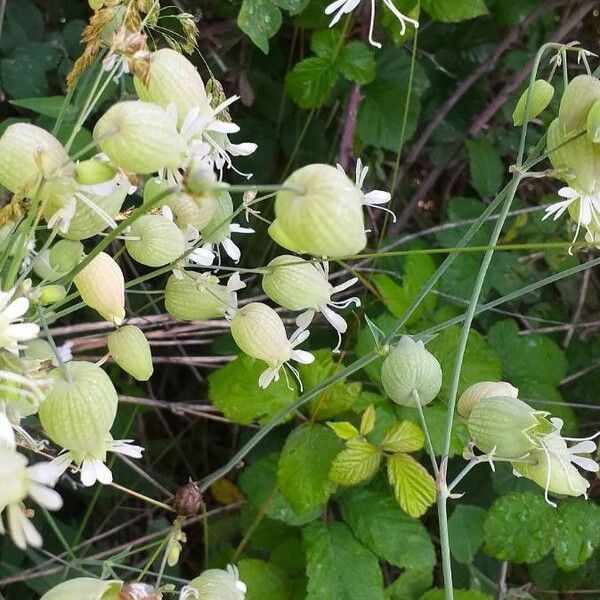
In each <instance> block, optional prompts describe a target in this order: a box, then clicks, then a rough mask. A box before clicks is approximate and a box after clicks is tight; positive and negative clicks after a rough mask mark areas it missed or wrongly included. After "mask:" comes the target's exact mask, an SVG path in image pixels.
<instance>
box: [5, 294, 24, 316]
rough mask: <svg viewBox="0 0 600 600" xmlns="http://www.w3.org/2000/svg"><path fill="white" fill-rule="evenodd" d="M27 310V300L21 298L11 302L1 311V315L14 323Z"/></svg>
mask: <svg viewBox="0 0 600 600" xmlns="http://www.w3.org/2000/svg"><path fill="white" fill-rule="evenodd" d="M28 308H29V300H27V298H24V297H21V298H17V299H16V300H13V301H12V302H11V303H10V304H9V305H8V306H7V307H6V308H5V309H4V310H3V311H2V315H3V316H4V317H5V318H6V319H8V320H9V321H15V320H16V319H18V318H19V317H22V316H23V315H24V314H25V313H26V312H27V309H28Z"/></svg>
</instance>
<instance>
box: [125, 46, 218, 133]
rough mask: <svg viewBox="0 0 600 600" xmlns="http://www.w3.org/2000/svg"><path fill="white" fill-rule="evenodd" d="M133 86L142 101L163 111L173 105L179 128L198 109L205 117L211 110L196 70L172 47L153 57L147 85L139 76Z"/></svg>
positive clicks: (134, 80)
mask: <svg viewBox="0 0 600 600" xmlns="http://www.w3.org/2000/svg"><path fill="white" fill-rule="evenodd" d="M133 84H134V86H135V91H136V92H137V94H138V96H139V97H140V100H144V101H145V102H154V104H158V105H159V106H162V107H163V108H166V107H167V106H168V105H169V104H174V105H175V106H176V108H177V125H178V126H179V127H181V126H182V125H183V121H184V119H185V117H186V116H187V114H188V113H189V111H190V110H191V109H192V108H194V107H199V108H200V110H201V113H202V114H206V113H208V111H209V110H210V104H209V102H208V98H207V96H206V90H205V89H204V83H203V82H202V78H201V77H200V74H199V73H198V71H197V69H196V67H195V66H194V65H193V64H192V63H191V62H190V61H189V60H188V59H187V58H186V57H185V56H183V55H182V54H180V53H179V52H175V50H171V49H170V48H162V49H161V50H157V51H156V52H153V53H152V54H151V56H150V78H149V80H148V81H147V85H145V84H144V82H143V81H142V80H141V79H140V77H138V76H134V78H133Z"/></svg>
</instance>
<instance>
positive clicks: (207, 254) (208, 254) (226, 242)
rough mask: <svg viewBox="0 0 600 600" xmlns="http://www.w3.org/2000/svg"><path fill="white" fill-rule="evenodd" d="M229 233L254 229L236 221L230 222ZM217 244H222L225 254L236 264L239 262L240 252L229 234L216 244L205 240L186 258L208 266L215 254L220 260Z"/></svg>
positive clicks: (248, 231) (246, 231) (251, 231)
mask: <svg viewBox="0 0 600 600" xmlns="http://www.w3.org/2000/svg"><path fill="white" fill-rule="evenodd" d="M229 233H230V234H231V233H254V229H252V228H250V227H242V226H241V225H239V224H238V223H231V225H229ZM198 239H200V238H198ZM196 241H197V240H196ZM196 241H194V242H192V244H195V243H196ZM219 246H223V250H224V251H225V254H227V256H229V258H231V260H233V262H234V263H236V264H237V263H238V262H239V260H240V258H241V256H242V253H241V251H240V249H239V248H238V246H237V245H236V244H235V243H234V242H233V240H232V239H231V237H229V236H225V237H223V239H221V241H220V242H219V243H218V244H213V243H211V242H205V243H204V244H202V245H201V246H199V247H198V248H195V249H194V250H192V252H190V253H189V254H188V260H189V261H190V262H192V263H195V264H197V265H199V266H201V267H210V266H211V265H212V264H213V262H214V260H215V256H217V257H218V259H219V262H221V252H220V250H219Z"/></svg>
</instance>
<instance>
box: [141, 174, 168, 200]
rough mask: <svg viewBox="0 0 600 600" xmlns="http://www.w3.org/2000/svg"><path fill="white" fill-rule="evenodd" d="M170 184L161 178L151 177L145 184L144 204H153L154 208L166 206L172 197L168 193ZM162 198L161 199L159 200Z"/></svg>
mask: <svg viewBox="0 0 600 600" xmlns="http://www.w3.org/2000/svg"><path fill="white" fill-rule="evenodd" d="M169 187H170V186H169V182H168V181H167V180H166V179H161V178H160V177H151V178H150V179H148V181H146V183H145V184H144V204H145V205H147V204H150V203H152V208H156V206H157V203H158V206H162V205H163V204H166V203H167V201H168V200H169V198H170V196H169V195H168V194H167V193H166V192H167V190H168V189H169ZM159 196H160V199H159Z"/></svg>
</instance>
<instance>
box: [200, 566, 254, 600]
mask: <svg viewBox="0 0 600 600" xmlns="http://www.w3.org/2000/svg"><path fill="white" fill-rule="evenodd" d="M190 587H191V588H193V589H194V590H196V592H197V593H198V598H202V600H244V598H245V597H246V586H245V584H244V583H243V582H242V581H240V580H239V578H238V572H237V569H236V568H235V567H231V566H229V567H227V571H223V570H221V569H208V570H206V571H204V573H202V575H200V576H199V577H196V578H195V579H192V581H190Z"/></svg>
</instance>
